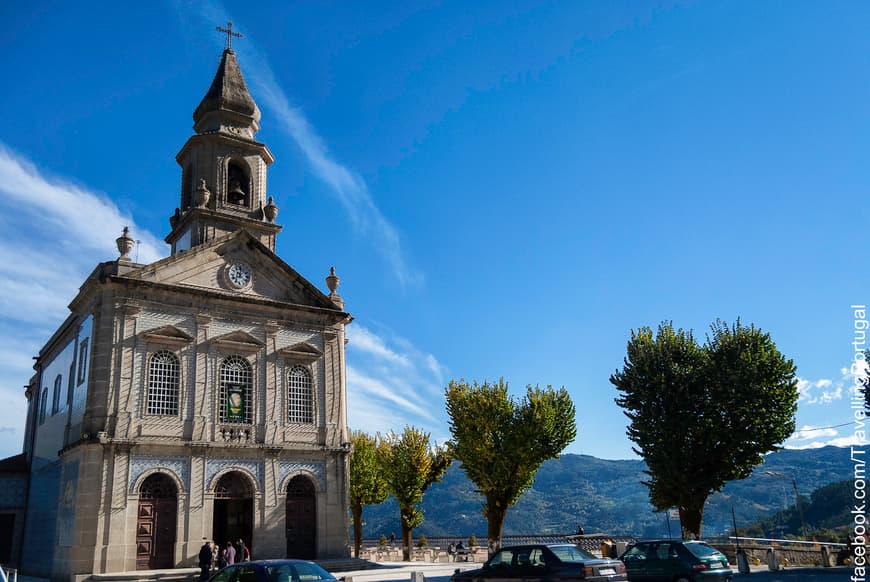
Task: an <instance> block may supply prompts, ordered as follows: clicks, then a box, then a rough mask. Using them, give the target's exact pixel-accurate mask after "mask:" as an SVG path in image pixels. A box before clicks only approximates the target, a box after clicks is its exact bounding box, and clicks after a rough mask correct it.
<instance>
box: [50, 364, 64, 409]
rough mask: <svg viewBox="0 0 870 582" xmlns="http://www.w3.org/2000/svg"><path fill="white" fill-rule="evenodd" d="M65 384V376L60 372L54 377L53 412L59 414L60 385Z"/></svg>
mask: <svg viewBox="0 0 870 582" xmlns="http://www.w3.org/2000/svg"><path fill="white" fill-rule="evenodd" d="M62 384H63V377H62V376H61V375H60V374H58V375H57V378H55V379H54V393H53V394H52V397H51V413H52V414H57V412H58V411H59V410H60V387H61V385H62Z"/></svg>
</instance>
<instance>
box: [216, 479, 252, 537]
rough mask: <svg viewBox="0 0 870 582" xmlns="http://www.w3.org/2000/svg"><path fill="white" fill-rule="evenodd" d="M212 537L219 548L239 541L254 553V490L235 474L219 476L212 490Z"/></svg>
mask: <svg viewBox="0 0 870 582" xmlns="http://www.w3.org/2000/svg"><path fill="white" fill-rule="evenodd" d="M212 534H213V535H214V541H215V543H217V544H219V545H220V546H221V547H225V546H226V544H227V542H233V543H236V541H237V540H239V539H242V540H244V541H245V545H246V546H248V548H249V549H250V550H251V554H253V553H254V550H253V547H254V540H253V537H254V536H253V534H254V491H253V489H251V483H250V481H249V479H248V478H247V477H246V476H245V475H243V474H242V473H239V472H238V471H231V472H229V473H227V474H225V475H224V476H222V477H221V478H220V480H218V482H217V485H216V486H215V488H214V517H213V519H212Z"/></svg>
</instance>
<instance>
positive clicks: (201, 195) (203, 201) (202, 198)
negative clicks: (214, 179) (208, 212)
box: [193, 178, 211, 208]
mask: <svg viewBox="0 0 870 582" xmlns="http://www.w3.org/2000/svg"><path fill="white" fill-rule="evenodd" d="M210 199H211V192H210V191H209V189H208V187H207V186H206V185H205V179H204V178H200V179H199V187H198V188H197V189H196V192H195V193H194V195H193V203H194V204H196V205H197V206H198V207H200V208H203V207H205V206H208V201H209V200H210Z"/></svg>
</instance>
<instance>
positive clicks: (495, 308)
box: [0, 1, 870, 458]
mask: <svg viewBox="0 0 870 582" xmlns="http://www.w3.org/2000/svg"><path fill="white" fill-rule="evenodd" d="M230 19H231V20H232V21H233V22H234V26H235V28H236V29H237V30H239V31H240V32H242V33H243V34H244V35H245V38H244V39H242V40H238V41H236V42H235V43H234V47H235V48H236V50H237V53H238V55H239V61H240V64H241V67H242V70H243V72H244V74H245V77H246V79H247V81H248V85H249V87H250V89H251V92H252V94H253V96H254V99H255V100H256V101H257V103H258V105H259V106H260V108H261V110H262V112H263V118H262V122H261V126H262V129H261V131H260V132H259V133H258V134H257V138H258V139H259V140H260V141H262V142H264V143H266V144H267V145H268V146H269V148H270V149H271V150H272V152H273V153H274V154H275V157H276V162H275V163H274V164H273V165H272V166H271V169H270V173H269V194H271V195H272V196H274V197H275V201H276V204H277V205H278V206H279V207H280V215H279V217H278V222H279V223H280V224H282V225H283V227H284V230H283V232H282V233H281V235H280V236H279V239H278V253H279V254H280V255H281V257H282V258H283V259H284V260H286V261H287V262H288V263H290V264H291V265H292V266H293V267H294V268H296V269H297V270H298V271H299V272H300V273H302V274H303V275H305V276H306V277H308V278H309V279H310V280H311V281H313V282H314V283H315V284H317V285H319V286H320V287H321V288H322V289H325V284H324V283H323V278H324V277H325V276H326V275H327V273H328V270H329V267H330V266H331V265H334V266H335V267H336V270H337V273H338V274H339V275H340V276H341V278H342V284H341V288H340V292H341V294H342V296H343V297H344V299H345V301H346V306H347V309H348V310H349V311H350V312H351V313H352V314H353V315H354V316H355V318H356V319H355V321H354V323H353V324H352V326H351V327H350V329H349V331H348V334H349V336H350V338H351V341H350V343H349V345H348V376H349V382H348V398H349V401H350V418H349V421H350V424H351V428H354V429H363V430H367V431H370V432H374V431H387V430H391V429H392V430H401V428H402V426H403V425H404V424H412V425H416V426H419V427H423V428H425V429H427V430H429V431H431V433H432V436H433V437H434V438H436V439H438V440H443V439H445V438H447V436H448V430H447V419H446V416H445V414H444V405H443V388H444V386H445V385H446V383H447V382H448V381H449V380H450V379H451V378H457V379H458V378H466V379H469V380H472V379H474V380H478V381H483V380H487V379H488V380H495V379H497V378H499V377H500V376H503V377H504V378H505V379H506V380H508V381H509V382H510V384H511V386H512V388H513V389H514V390H515V391H516V392H517V393H518V394H520V393H521V392H522V391H523V389H524V387H525V385H526V384H540V385H548V384H552V385H554V386H565V387H566V388H567V389H568V390H569V391H570V392H571V394H572V397H573V398H574V402H575V404H576V405H577V424H578V429H579V430H578V437H577V440H576V441H575V442H574V443H573V444H572V445H570V446H569V447H568V449H567V451H568V452H574V453H588V454H593V455H596V456H600V457H605V458H630V457H632V456H633V454H632V452H631V444H630V443H629V441H628V440H627V439H626V438H625V426H626V422H625V418H624V416H623V415H622V413H621V411H620V410H619V408H618V407H617V406H616V405H615V404H614V402H613V399H614V398H615V396H616V393H615V390H614V389H613V388H612V386H611V385H610V383H609V381H608V378H609V376H610V374H611V373H612V372H613V371H614V370H615V369H616V368H617V367H619V366H620V365H621V363H622V359H623V357H624V354H625V344H626V341H627V339H628V337H629V334H630V330H631V329H633V328H637V327H639V326H643V325H650V326H655V325H657V324H658V323H659V322H660V321H662V320H672V321H673V322H674V323H675V325H678V326H681V327H685V328H692V329H694V330H695V332H696V334H697V335H698V336H699V337H703V335H704V333H705V330H706V329H707V326H708V325H709V324H710V322H712V321H713V320H715V319H716V318H722V319H724V320H726V321H733V320H735V319H736V318H737V317H740V318H741V319H742V320H743V321H744V322H746V323H754V324H756V325H758V326H760V327H761V328H763V329H765V330H766V331H769V332H770V333H771V334H772V336H773V338H774V340H775V341H776V342H777V344H778V345H779V347H780V349H781V350H782V351H783V352H784V353H785V354H786V355H787V356H788V357H790V358H793V359H794V360H795V363H796V364H797V367H798V374H799V376H800V378H801V390H802V396H801V402H800V407H799V412H798V418H797V424H798V427H799V428H802V429H807V430H803V431H801V432H800V433H799V434H797V435H795V437H794V438H792V439H790V440H789V441H788V442H787V444H788V445H789V446H819V445H821V444H823V443H837V444H846V443H848V442H849V439H850V438H851V434H852V427H850V426H841V427H838V428H824V429H821V430H814V429H820V427H830V426H834V425H841V424H844V423H848V422H849V420H850V419H851V411H850V408H849V403H848V399H849V387H850V386H851V378H850V376H849V374H848V372H845V371H844V369H845V368H847V367H848V365H849V363H850V359H851V355H852V346H851V343H850V342H851V341H852V336H853V329H852V325H853V320H852V312H851V311H850V309H849V306H850V305H851V304H855V303H865V302H867V301H868V293H867V284H866V283H867V275H866V273H867V267H866V265H867V255H868V253H867V244H866V241H867V237H866V232H867V226H866V225H867V219H868V211H867V204H866V201H867V199H868V189H870V164H868V163H867V157H868V145H870V36H868V35H867V34H866V30H867V29H868V24H870V6H868V5H866V4H863V3H857V2H855V3H852V2H838V3H833V4H829V3H818V2H816V3H811V2H792V3H789V4H788V5H787V6H785V5H783V4H782V3H780V2H752V3H749V2H740V3H738V2H712V1H711V2H697V3H696V2H673V3H671V2H667V3H641V2H579V1H576V2H519V1H518V2H498V1H495V2H484V1H481V2H458V1H457V2H413V1H411V2H393V3H385V2H316V3H315V2H312V3H307V2H306V3H302V2H266V1H263V2H255V3H251V2H230V1H228V2H225V3H222V4H219V3H201V4H200V3H197V4H192V3H190V4H189V3H181V2H163V3H161V2H155V3H139V4H135V3H125V2H117V3H104V2H78V3H75V4H72V3H68V2H39V3H35V5H33V6H28V5H25V3H18V2H6V3H2V4H0V22H3V26H4V34H3V35H0V49H2V52H0V64H2V66H3V70H4V78H5V79H6V82H5V84H4V86H5V89H4V91H2V92H0V111H2V112H3V114H4V115H3V116H4V120H3V123H2V124H0V362H2V364H3V365H4V368H5V371H6V373H5V374H3V376H2V377H0V395H2V398H3V401H4V402H5V403H6V406H4V407H2V410H0V435H2V438H0V456H5V455H9V454H14V453H16V452H18V451H19V450H20V445H21V435H22V429H23V417H24V410H25V402H24V396H23V388H22V387H23V386H24V385H25V384H26V383H27V381H28V379H29V377H30V375H31V374H32V369H31V366H32V359H31V358H32V356H33V355H35V354H36V353H37V352H38V350H39V348H40V347H41V345H42V344H43V343H44V342H45V341H46V340H47V339H48V337H49V336H50V335H51V333H52V332H53V330H54V329H55V328H56V327H57V326H58V325H59V324H60V323H61V322H62V321H63V319H64V317H65V316H66V313H67V311H66V305H67V304H68V302H69V301H70V300H71V299H72V297H73V296H74V294H75V292H76V291H77V289H78V286H79V285H80V283H81V282H82V280H83V279H84V278H85V277H86V276H87V274H88V273H89V272H90V271H91V270H92V269H93V267H94V266H95V265H96V264H97V263H98V262H100V261H105V260H112V259H114V258H115V257H116V256H117V252H116V251H115V249H114V239H115V237H117V236H118V235H119V234H120V232H121V229H122V227H123V226H124V225H129V226H130V227H131V230H132V234H133V236H134V237H135V238H137V239H138V240H140V241H141V243H140V245H139V248H138V251H137V252H138V258H139V260H140V261H141V262H147V261H151V260H155V259H157V258H159V257H162V256H165V255H166V254H168V249H167V247H166V246H165V245H164V244H163V243H162V239H163V237H164V236H165V235H166V234H167V232H168V230H169V225H168V217H169V216H170V215H171V214H172V211H173V210H174V208H175V207H176V206H177V205H178V203H179V188H180V169H179V168H178V166H177V164H176V163H175V160H174V157H175V154H176V153H177V152H178V151H179V150H180V148H181V146H182V145H183V144H184V142H185V141H186V139H187V138H188V137H189V136H190V135H191V133H192V119H191V115H192V113H193V110H194V109H195V107H196V105H197V104H198V103H199V101H200V100H201V98H202V96H203V95H204V94H205V92H206V90H207V89H208V87H209V84H210V82H211V79H212V76H213V74H214V71H215V68H216V66H217V63H218V60H219V57H220V53H221V49H222V47H223V39H222V37H221V36H220V35H219V34H218V33H217V32H216V31H215V26H217V25H225V23H226V21H227V20H230Z"/></svg>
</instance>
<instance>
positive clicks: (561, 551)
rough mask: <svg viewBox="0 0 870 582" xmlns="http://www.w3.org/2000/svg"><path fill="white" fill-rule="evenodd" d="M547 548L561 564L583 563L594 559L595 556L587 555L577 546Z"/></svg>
mask: <svg viewBox="0 0 870 582" xmlns="http://www.w3.org/2000/svg"><path fill="white" fill-rule="evenodd" d="M549 548H550V551H551V552H553V553H554V554H556V557H557V558H559V559H560V560H562V561H563V562H585V561H586V560H594V559H595V556H593V555H591V554H587V553H586V552H584V551H583V550H581V549H580V548H578V547H577V546H549Z"/></svg>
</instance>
